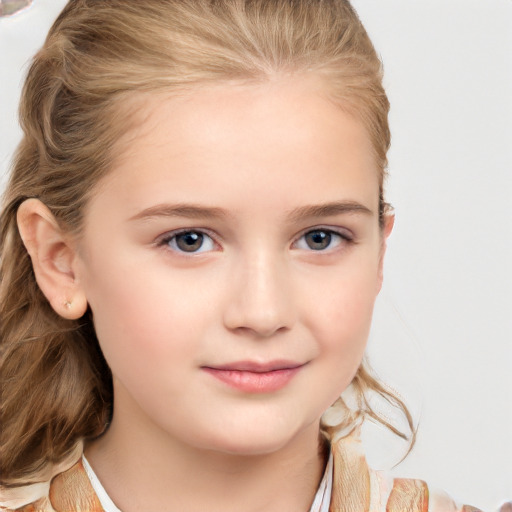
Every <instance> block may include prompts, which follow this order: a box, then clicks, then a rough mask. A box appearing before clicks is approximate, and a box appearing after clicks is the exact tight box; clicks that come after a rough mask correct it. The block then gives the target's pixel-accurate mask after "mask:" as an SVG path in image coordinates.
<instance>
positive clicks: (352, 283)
mask: <svg viewBox="0 0 512 512" xmlns="http://www.w3.org/2000/svg"><path fill="white" fill-rule="evenodd" d="M377 289H378V272H377V265H376V264H375V265H373V264H372V265H367V266H364V267H363V268H353V269H351V270H348V271H343V272H340V274H339V275H337V276H336V277H335V278H333V279H332V280H331V281H330V282H329V283H328V285H327V286H326V287H324V289H323V290H322V293H318V294H315V297H314V299H313V302H312V303H311V307H313V306H314V308H315V309H314V310H315V312H316V314H315V318H311V322H312V323H313V322H314V323H315V327H312V328H314V329H315V330H316V333H317V340H318V341H319V343H320V344H321V347H320V349H321V350H322V353H323V355H324V357H325V358H330V360H331V362H332V365H333V368H338V370H339V372H340V375H342V374H343V375H346V376H347V377H348V379H349V381H350V380H351V378H352V376H353V375H354V374H355V372H356V370H357V368H358V366H359V364H360V362H361V359H362V357H363V354H364V350H365V348H366V342H367V340H368V336H369V332H370V326H371V320H372V315H373V307H374V303H375V299H376V296H377Z"/></svg>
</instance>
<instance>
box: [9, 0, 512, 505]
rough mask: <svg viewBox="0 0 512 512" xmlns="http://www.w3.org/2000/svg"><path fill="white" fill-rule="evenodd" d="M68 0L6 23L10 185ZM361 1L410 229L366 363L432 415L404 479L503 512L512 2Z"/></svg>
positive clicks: (392, 256)
mask: <svg viewBox="0 0 512 512" xmlns="http://www.w3.org/2000/svg"><path fill="white" fill-rule="evenodd" d="M64 3H65V2H64V1H63V0H35V5H34V6H33V7H32V8H31V9H30V10H28V11H26V12H24V13H23V14H21V15H18V16H16V17H13V18H11V19H5V20H0V66H1V67H0V179H1V180H2V181H3V183H5V179H6V175H7V169H8V166H9V160H10V158H11V155H12V152H13V150H14V148H15V146H16V144H17V142H18V140H19V138H20V131H19V128H18V126H17V122H16V106H17V102H18V97H19V92H20V84H21V80H22V75H23V71H24V70H25V69H26V67H25V65H26V63H27V61H28V59H29V57H30V56H31V55H32V54H33V53H34V51H35V50H36V49H37V48H38V47H39V46H40V45H41V44H42V42H43V39H44V36H45V33H46V31H47V30H48V28H49V26H50V23H51V21H52V20H53V19H54V18H55V16H56V15H57V13H58V12H59V10H60V9H61V8H62V6H63V5H64ZM353 4H354V6H355V7H356V9H357V10H358V12H359V14H360V16H361V18H362V20H363V22H364V24H365V26H366V28H367V30H368V32H369V33H370V36H371V37H372V39H373V41H374V43H375V46H376V47H377V50H378V52H379V53H380V54H381V56H382V58H383V61H384V64H385V73H386V78H385V85H386V88H387V91H388V94H389V97H390V101H391V104H392V111H391V128H392V133H393V146H392V150H391V152H390V155H389V157H390V173H391V178H390V180H389V182H388V187H387V189H388V197H387V199H388V200H389V201H390V202H392V203H393V205H394V206H395V210H396V216H397V220H396V225H395V230H394V233H393V235H392V237H391V239H390V243H389V249H388V255H387V268H386V281H385V285H384V289H383V292H382V294H381V297H380V298H379V301H378V304H377V309H376V316H375V322H374V328H373V331H372V336H371V339H370V347H369V354H370V358H371V361H372V363H373V365H374V367H375V368H376V370H377V371H378V373H379V374H380V375H381V376H382V377H383V378H384V380H385V381H387V382H388V383H389V384H390V385H392V386H393V387H394V388H396V389H398V390H399V391H400V392H401V394H402V395H403V396H404V397H405V398H406V399H407V400H408V402H409V403H410V405H411V409H412V410H413V412H414V415H415V419H416V420H417V421H419V433H418V441H417V444H416V447H415V448H414V450H413V452H412V453H411V454H410V455H409V457H408V458H407V459H406V460H405V462H403V463H402V464H400V465H399V466H398V467H397V468H395V469H394V470H393V471H394V472H395V473H396V474H399V475H402V476H414V477H420V478H424V479H426V480H428V481H429V482H431V483H432V484H434V485H435V486H438V487H441V488H444V489H445V490H447V491H449V492H450V493H451V494H452V495H453V496H454V497H456V498H457V499H461V500H463V501H464V502H466V503H471V504H472V505H475V506H478V507H481V508H482V509H484V510H486V511H493V510H495V509H496V508H497V506H498V505H499V504H500V503H501V501H503V500H505V499H512V211H511V203H512V1H511V0H353ZM0 186H1V183H0ZM365 442H366V443H367V444H368V451H369V455H368V457H369V460H370V462H371V463H372V464H373V465H374V466H377V467H384V468H389V467H390V466H392V465H393V464H395V463H396V462H398V460H399V459H400V458H401V456H402V455H403V451H404V446H403V445H399V444H396V443H395V442H394V441H393V438H392V436H389V435H386V434H383V433H381V432H380V431H379V429H377V428H371V427H370V428H368V429H367V431H366V434H365Z"/></svg>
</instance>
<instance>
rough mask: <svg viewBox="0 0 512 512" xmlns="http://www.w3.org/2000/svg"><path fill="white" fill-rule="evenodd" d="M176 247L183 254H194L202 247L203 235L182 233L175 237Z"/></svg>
mask: <svg viewBox="0 0 512 512" xmlns="http://www.w3.org/2000/svg"><path fill="white" fill-rule="evenodd" d="M176 245H177V246H178V247H179V248H180V249H181V250H182V251H185V252H194V251H197V250H198V249H200V248H201V246H202V245H203V235H202V234H201V233H194V232H190V233H183V234H181V235H178V236H177V237H176Z"/></svg>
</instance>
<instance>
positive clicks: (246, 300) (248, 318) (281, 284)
mask: <svg viewBox="0 0 512 512" xmlns="http://www.w3.org/2000/svg"><path fill="white" fill-rule="evenodd" d="M230 280H231V283H230V284H231V286H230V287H229V289H230V292H229V298H228V301H227V304H226V307H225V311H224V325H225V326H226V328H228V329H229V330H232V331H237V332H239V333H244V332H245V333H248V334H251V335H253V336H256V337H259V338H268V337H270V336H272V335H273V334H275V333H277V332H279V331H283V332H284V331H287V330H289V329H290V328H291V327H292V325H293V322H294V320H295V317H296V308H295V305H294V296H293V293H292V289H291V279H290V276H289V269H288V268H287V266H286V263H285V262H284V261H282V260H280V259H279V258H275V257H272V256H271V255H270V254H261V253H260V254H256V255H253V256H252V257H250V258H247V259H246V261H245V262H242V263H241V264H240V265H239V266H238V267H237V268H236V269H234V271H233V273H232V274H231V276H230Z"/></svg>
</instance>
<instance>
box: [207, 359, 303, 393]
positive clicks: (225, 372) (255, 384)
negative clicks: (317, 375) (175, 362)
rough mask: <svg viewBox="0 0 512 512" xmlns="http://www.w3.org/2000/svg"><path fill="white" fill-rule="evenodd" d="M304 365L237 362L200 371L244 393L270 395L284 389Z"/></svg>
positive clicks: (282, 362)
mask: <svg viewBox="0 0 512 512" xmlns="http://www.w3.org/2000/svg"><path fill="white" fill-rule="evenodd" d="M304 366H305V365H304V364H302V363H297V362H292V361H271V362H268V363H258V362H254V361H237V362H233V363H228V364H225V365H218V366H217V365H216V366H203V367H202V370H203V371H205V372H206V373H208V374H209V375H211V376H212V377H214V378H215V379H217V380H219V381H221V382H223V383H224V384H226V385H228V386H230V387H231V388H235V389H237V390H239V391H242V392H244V393H272V392H275V391H278V390H280V389H282V388H284V387H285V386H286V385H287V384H288V383H289V382H290V381H291V380H292V379H293V377H294V376H295V375H296V374H297V373H299V372H300V370H301V369H302V368H303V367H304Z"/></svg>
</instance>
